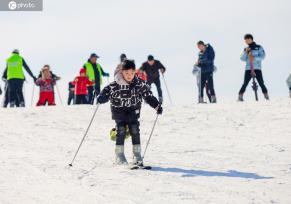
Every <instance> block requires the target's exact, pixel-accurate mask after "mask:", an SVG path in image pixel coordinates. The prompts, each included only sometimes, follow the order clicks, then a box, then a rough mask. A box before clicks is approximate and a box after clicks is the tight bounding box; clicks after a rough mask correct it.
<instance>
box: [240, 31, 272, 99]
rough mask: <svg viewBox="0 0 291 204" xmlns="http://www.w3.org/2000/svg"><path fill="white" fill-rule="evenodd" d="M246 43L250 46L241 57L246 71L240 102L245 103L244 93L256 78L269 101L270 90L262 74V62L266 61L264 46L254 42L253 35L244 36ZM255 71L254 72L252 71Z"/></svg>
mask: <svg viewBox="0 0 291 204" xmlns="http://www.w3.org/2000/svg"><path fill="white" fill-rule="evenodd" d="M244 40H245V43H246V44H247V45H248V47H246V48H245V49H244V50H243V53H242V55H241V58H240V59H241V60H242V61H244V62H246V71H245V76H244V83H243V85H242V87H241V89H240V91H239V97H238V100H239V101H243V100H244V99H243V95H244V92H245V90H246V88H247V86H248V84H249V82H250V80H251V79H252V77H255V78H256V79H257V81H258V83H259V85H260V87H261V89H262V92H263V94H264V97H265V99H266V100H269V94H268V90H267V88H266V86H265V84H264V79H263V74H262V60H263V59H265V50H264V48H263V47H262V46H260V45H258V44H256V43H255V42H254V38H253V36H252V35H251V34H246V35H245V36H244ZM252 69H253V70H252Z"/></svg>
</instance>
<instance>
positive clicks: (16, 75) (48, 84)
mask: <svg viewBox="0 0 291 204" xmlns="http://www.w3.org/2000/svg"><path fill="white" fill-rule="evenodd" d="M244 40H245V42H246V44H247V47H246V48H244V50H243V53H242V55H241V60H242V61H244V62H245V63H246V70H245V75H244V82H243V85H242V87H241V89H240V90H239V96H238V100H239V101H243V94H244V92H245V90H246V87H247V85H248V83H249V82H250V80H251V79H253V80H254V79H255V78H256V80H257V81H258V84H259V85H260V87H261V89H262V92H263V94H264V97H265V99H267V100H269V95H268V90H267V88H266V86H265V84H264V79H263V75H262V63H261V62H262V60H263V59H264V58H265V51H264V49H263V47H262V46H260V45H258V44H256V43H255V42H254V38H253V36H252V35H251V34H247V35H245V37H244ZM197 47H198V49H199V54H198V60H197V62H196V63H195V66H194V69H193V74H195V75H197V82H198V86H199V103H205V101H204V89H206V94H207V96H208V99H209V101H210V103H216V102H217V98H216V93H215V89H214V82H213V73H214V72H215V70H216V67H215V65H214V59H215V51H214V49H213V47H212V46H211V45H210V44H205V43H204V42H203V41H199V42H198V43H197ZM98 58H99V56H98V55H96V54H95V53H93V54H91V55H90V57H89V59H88V60H87V62H86V63H85V64H84V65H83V67H82V68H81V69H80V72H79V75H78V76H76V78H75V79H74V80H73V81H72V82H70V83H69V97H68V104H69V105H70V104H71V103H72V102H73V103H74V104H94V101H95V100H96V103H97V104H104V103H107V102H108V101H110V105H111V114H112V119H113V120H114V121H115V123H116V128H115V129H114V131H116V138H115V139H116V146H115V155H116V163H117V164H120V165H124V164H128V162H127V159H126V157H125V153H124V141H125V138H127V136H128V134H129V135H130V136H131V139H132V145H133V147H132V152H133V156H134V157H133V164H135V165H137V166H143V158H142V155H141V142H140V123H139V117H140V112H141V106H142V101H143V100H145V102H146V103H147V104H148V105H150V106H151V107H152V108H153V109H155V111H156V113H157V114H158V115H159V114H162V113H163V108H162V104H163V93H162V89H161V81H160V74H162V75H163V74H164V73H165V71H166V68H165V67H164V65H163V64H162V63H161V62H160V61H159V60H156V59H155V58H154V57H153V56H152V55H149V56H148V59H147V61H146V62H144V63H143V64H142V65H141V67H140V68H139V69H136V64H135V62H134V60H129V59H127V57H126V55H125V54H122V55H121V56H120V63H119V64H118V65H117V67H116V69H115V71H114V81H113V82H112V83H110V84H108V85H107V86H105V88H104V89H103V90H102V91H101V84H102V81H103V77H109V73H106V72H105V71H104V70H103V68H102V67H101V65H100V64H99V63H98V62H97V59H98ZM6 64H7V66H6V69H5V71H4V73H3V77H2V78H3V80H4V81H5V93H4V94H5V97H4V98H5V99H4V104H3V106H4V107H7V106H8V104H10V107H15V106H17V107H24V106H25V101H24V97H23V92H22V89H23V83H24V80H25V76H24V70H23V68H24V69H25V70H26V72H27V73H28V74H29V75H30V76H31V77H32V78H33V81H34V83H35V85H37V86H39V87H40V95H39V100H38V102H37V106H44V105H46V104H48V105H55V93H54V86H55V85H56V83H57V81H58V80H60V79H61V78H60V77H59V76H57V75H55V74H54V73H53V72H52V71H51V70H50V66H49V65H44V66H43V68H42V69H41V71H40V74H39V75H38V76H37V77H36V76H35V75H34V74H33V73H32V72H31V70H30V68H29V67H28V65H27V64H26V62H25V60H24V59H23V57H21V56H20V54H19V50H13V52H12V54H11V56H10V57H9V58H8V59H7V62H6ZM198 76H199V77H198ZM152 84H155V86H156V88H157V92H158V98H156V97H155V96H154V95H153V93H152V92H151V85H152ZM287 84H288V86H289V90H290V97H291V74H290V76H289V78H288V79H287Z"/></svg>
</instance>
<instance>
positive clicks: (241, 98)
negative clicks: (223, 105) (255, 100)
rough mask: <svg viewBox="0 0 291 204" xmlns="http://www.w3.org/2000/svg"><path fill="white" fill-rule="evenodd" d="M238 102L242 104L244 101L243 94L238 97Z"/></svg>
mask: <svg viewBox="0 0 291 204" xmlns="http://www.w3.org/2000/svg"><path fill="white" fill-rule="evenodd" d="M238 101H240V102H243V101H244V95H243V94H239V95H238Z"/></svg>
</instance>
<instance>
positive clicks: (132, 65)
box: [122, 60, 135, 70]
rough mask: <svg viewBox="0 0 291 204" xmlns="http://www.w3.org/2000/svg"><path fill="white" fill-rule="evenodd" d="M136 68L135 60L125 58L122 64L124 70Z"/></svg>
mask: <svg viewBox="0 0 291 204" xmlns="http://www.w3.org/2000/svg"><path fill="white" fill-rule="evenodd" d="M130 69H133V70H135V63H134V60H125V61H124V62H123V64H122V70H130Z"/></svg>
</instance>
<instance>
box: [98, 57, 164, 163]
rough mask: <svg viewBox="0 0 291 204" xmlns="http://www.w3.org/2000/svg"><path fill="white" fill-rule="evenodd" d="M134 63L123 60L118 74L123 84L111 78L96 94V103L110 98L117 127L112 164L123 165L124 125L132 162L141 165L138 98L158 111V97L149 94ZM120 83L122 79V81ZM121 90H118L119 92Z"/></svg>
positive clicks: (101, 102)
mask: <svg viewBox="0 0 291 204" xmlns="http://www.w3.org/2000/svg"><path fill="white" fill-rule="evenodd" d="M135 69H136V67H135V63H134V61H131V60H125V61H124V63H123V66H122V71H121V72H119V74H121V75H122V78H123V80H124V81H125V82H126V83H127V84H126V85H120V84H119V83H120V82H119V81H114V82H112V83H111V84H110V85H108V86H106V87H105V88H104V89H103V90H102V92H101V93H100V95H99V96H98V97H97V102H98V103H99V104H103V103H106V102H108V101H109V100H110V103H111V112H112V119H113V120H115V123H116V129H117V138H116V148H115V154H116V164H118V165H127V164H128V162H127V160H126V157H125V154H124V140H125V137H126V127H127V126H128V128H129V132H130V135H131V137H132V144H133V149H132V150H133V155H134V160H133V164H134V165H138V166H143V161H142V156H141V145H140V130H139V126H140V124H139V121H138V119H139V117H140V110H141V105H142V99H145V101H146V102H147V103H148V104H149V105H150V106H151V107H152V108H154V109H156V111H157V113H158V114H162V112H163V109H162V106H161V104H160V103H159V101H158V100H157V99H156V98H155V97H154V96H153V95H152V92H151V91H150V87H149V86H148V85H147V84H146V83H145V82H144V81H143V80H141V79H139V78H138V77H137V76H136V75H135ZM122 83H124V82H122ZM121 92H122V94H121Z"/></svg>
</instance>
